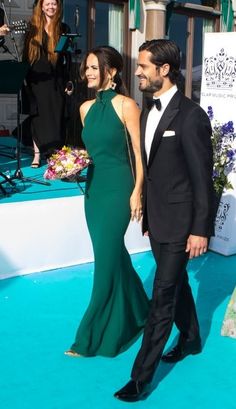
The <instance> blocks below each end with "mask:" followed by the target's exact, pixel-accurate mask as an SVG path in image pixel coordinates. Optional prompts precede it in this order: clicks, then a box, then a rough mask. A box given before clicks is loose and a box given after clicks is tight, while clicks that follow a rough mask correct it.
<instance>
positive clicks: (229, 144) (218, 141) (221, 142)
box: [207, 106, 236, 195]
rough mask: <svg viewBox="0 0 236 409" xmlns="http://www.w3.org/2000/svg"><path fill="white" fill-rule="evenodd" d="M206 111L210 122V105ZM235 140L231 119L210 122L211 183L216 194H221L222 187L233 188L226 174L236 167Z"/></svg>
mask: <svg viewBox="0 0 236 409" xmlns="http://www.w3.org/2000/svg"><path fill="white" fill-rule="evenodd" d="M207 113H208V116H209V119H210V121H211V122H212V121H213V119H214V115H213V109H212V107H211V106H209V107H208V111H207ZM235 142H236V134H235V132H234V126H233V122H232V121H229V122H227V123H224V124H220V123H219V122H217V121H214V122H212V146H213V162H214V163H213V183H214V189H215V192H216V193H217V195H221V193H222V192H223V189H232V188H233V186H232V184H231V183H230V181H229V179H228V175H229V173H230V172H232V171H234V170H235V169H236V161H235V159H236V150H235V148H234V146H235Z"/></svg>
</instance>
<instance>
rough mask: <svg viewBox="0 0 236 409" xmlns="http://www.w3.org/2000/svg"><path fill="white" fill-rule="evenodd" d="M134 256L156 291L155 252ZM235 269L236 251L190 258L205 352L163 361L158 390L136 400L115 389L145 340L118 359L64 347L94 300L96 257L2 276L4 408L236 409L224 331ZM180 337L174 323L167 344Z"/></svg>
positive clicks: (234, 371) (233, 368)
mask: <svg viewBox="0 0 236 409" xmlns="http://www.w3.org/2000/svg"><path fill="white" fill-rule="evenodd" d="M132 259H133V262H134V265H135V268H136V269H137V271H138V272H139V274H140V276H141V277H142V279H143V281H144V284H145V288H146V289H147V292H148V293H149V294H150V291H151V287H152V280H153V274H154V262H153V258H152V255H151V253H150V252H147V253H141V254H138V255H135V256H133V257H132ZM235 270H236V256H231V257H224V256H220V255H218V254H215V253H212V252H209V253H207V254H206V255H204V256H202V257H200V258H198V259H195V260H193V261H191V262H190V264H189V273H190V281H191V284H192V288H193V292H194V296H195V299H196V302H197V309H198V313H199V319H200V325H201V331H202V338H203V344H204V349H203V352H202V353H201V354H200V355H197V356H189V357H187V358H186V359H185V360H183V361H182V362H179V363H178V364H175V365H167V364H164V363H161V364H160V366H159V368H158V371H157V374H156V377H155V385H156V389H155V390H154V392H153V393H152V395H151V396H149V398H148V399H147V400H145V401H142V402H138V403H133V404H128V403H123V402H119V401H117V400H115V399H114V398H113V396H112V395H113V392H114V391H116V390H117V389H119V388H120V387H121V386H123V384H124V383H125V382H126V381H128V379H129V373H130V369H131V365H132V362H133V359H134V357H135V355H136V352H137V350H138V347H139V343H140V340H138V341H137V343H136V344H135V345H133V346H132V347H131V348H130V349H129V350H128V351H126V352H125V353H123V354H121V355H119V356H118V357H116V358H113V359H110V358H102V357H96V358H70V357H67V356H65V355H64V354H63V351H65V350H66V349H67V348H68V347H69V346H70V345H71V343H72V341H73V339H74V335H75V331H76V328H77V325H78V323H79V321H80V319H81V317H82V315H83V312H84V310H85V308H86V305H87V303H88V301H89V297H90V291H91V286H92V272H93V265H92V264H84V265H80V266H75V267H72V268H71V267H70V268H66V269H60V270H56V271H49V272H44V273H40V274H31V275H29V276H24V277H19V278H12V279H8V280H2V281H0V290H1V291H0V322H1V326H0V340H1V348H0V366H1V370H0V371H1V378H0V405H1V408H2V409H74V408H75V409H95V408H96V409H97V408H101V409H116V408H122V407H130V406H131V407H135V408H136V407H137V408H138V407H139V408H141V407H142V408H145V409H158V408H160V409H173V408H175V409H212V408H214V409H235V405H236V403H235V378H236V365H235V357H236V340H233V339H231V338H226V337H222V336H221V335H220V328H221V324H222V320H223V317H224V313H225V309H226V306H227V303H228V301H229V298H230V295H231V293H232V291H233V288H234V286H235V283H236V274H235ZM101 285H102V283H101ZM175 338H176V332H175V330H174V331H173V332H172V335H171V338H170V340H169V343H168V347H170V346H171V345H173V342H174V341H175Z"/></svg>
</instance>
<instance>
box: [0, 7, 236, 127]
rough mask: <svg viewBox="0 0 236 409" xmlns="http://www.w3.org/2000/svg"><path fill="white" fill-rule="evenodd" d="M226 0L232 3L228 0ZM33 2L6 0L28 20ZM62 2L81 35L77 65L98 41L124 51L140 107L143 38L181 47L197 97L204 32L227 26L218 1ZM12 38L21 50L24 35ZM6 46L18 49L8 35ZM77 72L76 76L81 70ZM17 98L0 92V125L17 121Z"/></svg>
mask: <svg viewBox="0 0 236 409" xmlns="http://www.w3.org/2000/svg"><path fill="white" fill-rule="evenodd" d="M222 1H226V2H227V4H228V5H230V6H231V1H230V0H222ZM33 3H34V0H10V1H9V0H5V8H6V11H7V15H8V17H9V20H10V21H13V20H19V19H28V18H29V17H30V15H31V13H32V7H33ZM234 3H236V2H235V0H233V2H232V4H233V5H234ZM63 7H64V21H65V22H66V23H67V24H68V25H69V26H70V28H71V32H77V33H80V34H81V37H78V38H77V40H76V43H75V44H74V47H75V51H76V52H75V56H74V62H75V65H79V62H80V60H81V57H82V56H83V54H84V53H85V52H86V51H87V50H88V49H91V48H92V47H94V46H97V45H101V44H109V45H112V46H114V47H115V48H117V49H118V50H119V51H120V52H121V53H122V54H123V57H124V63H125V64H124V65H125V68H124V73H123V76H124V80H125V82H126V84H127V86H128V88H129V90H130V94H131V96H132V97H134V98H135V100H136V101H137V102H138V103H139V105H140V106H141V105H142V95H141V93H140V92H139V91H138V87H137V82H136V79H135V77H134V71H135V67H136V59H137V54H138V47H139V45H140V44H141V43H142V42H143V41H145V39H151V38H170V39H172V40H174V41H176V42H177V43H178V45H179V47H180V49H181V54H182V67H181V69H182V77H183V84H182V88H183V91H184V92H185V94H186V95H187V96H189V97H190V98H193V99H194V100H196V101H199V95H200V82H201V63H202V45H203V34H204V32H206V31H221V30H223V29H225V27H224V28H222V24H221V20H222V19H221V15H222V12H221V11H220V8H222V7H220V5H219V4H218V3H217V0H201V1H200V0H193V1H191V2H189V3H182V2H181V1H169V0H130V1H128V0H99V1H97V0H64V6H63ZM227 15H229V13H228V14H227ZM227 29H228V30H229V27H228V28H227ZM233 29H234V25H233V23H232V30H233ZM14 37H15V41H16V44H17V47H18V50H19V54H20V53H21V48H22V47H21V44H22V37H21V36H20V35H15V36H14ZM7 45H8V47H9V49H10V50H11V51H12V53H13V54H14V47H13V44H12V40H11V39H10V38H8V39H7ZM6 58H9V59H11V58H14V55H13V56H12V55H9V54H8V55H7V53H5V52H1V50H0V60H1V59H6ZM73 75H77V70H75V74H73ZM79 98H81V99H84V98H86V95H84V94H83V93H82V94H81V93H79ZM15 99H16V98H15V96H14V95H2V94H1V96H0V107H1V110H0V125H2V126H5V127H6V128H9V129H12V128H13V127H14V126H15V125H14V121H15V118H16V104H15Z"/></svg>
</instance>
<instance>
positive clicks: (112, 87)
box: [110, 78, 117, 91]
mask: <svg viewBox="0 0 236 409" xmlns="http://www.w3.org/2000/svg"><path fill="white" fill-rule="evenodd" d="M116 85H117V84H116V82H114V81H113V78H112V79H111V86H110V88H111V89H113V91H114V90H115V89H116Z"/></svg>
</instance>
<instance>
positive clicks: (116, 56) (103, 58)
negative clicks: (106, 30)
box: [80, 45, 128, 95]
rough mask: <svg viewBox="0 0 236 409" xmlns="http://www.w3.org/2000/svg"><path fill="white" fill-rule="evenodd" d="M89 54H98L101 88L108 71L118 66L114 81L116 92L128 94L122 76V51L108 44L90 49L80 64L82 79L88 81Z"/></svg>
mask: <svg viewBox="0 0 236 409" xmlns="http://www.w3.org/2000/svg"><path fill="white" fill-rule="evenodd" d="M89 54H94V55H96V57H97V59H98V66H99V71H100V84H99V87H100V88H101V87H102V86H103V84H104V80H105V77H106V73H107V72H109V71H110V70H111V69H112V68H116V70H117V72H116V75H115V76H114V78H113V81H114V82H115V83H116V89H115V90H116V92H117V93H118V94H123V95H128V91H127V88H126V86H125V84H124V82H123V80H122V78H121V72H122V69H123V58H122V56H121V55H120V53H119V52H118V51H117V50H116V49H115V48H114V47H110V46H108V45H106V46H100V47H96V48H93V49H92V50H90V51H89V52H88V53H87V54H86V55H85V57H84V58H83V61H82V63H81V66H80V75H81V78H82V80H84V81H86V82H87V79H86V75H85V74H86V65H87V58H88V56H89Z"/></svg>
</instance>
